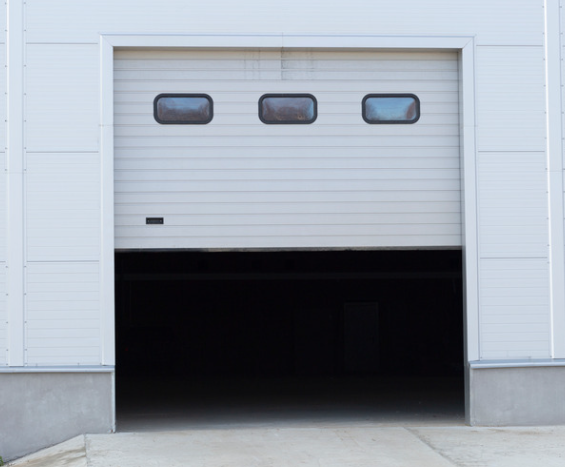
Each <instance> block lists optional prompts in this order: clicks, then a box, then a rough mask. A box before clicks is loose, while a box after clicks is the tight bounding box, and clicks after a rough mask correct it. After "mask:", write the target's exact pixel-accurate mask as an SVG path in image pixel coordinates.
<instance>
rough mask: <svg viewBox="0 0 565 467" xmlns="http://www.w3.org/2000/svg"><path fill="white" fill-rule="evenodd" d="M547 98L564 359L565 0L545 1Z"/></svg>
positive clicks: (555, 338) (551, 220)
mask: <svg viewBox="0 0 565 467" xmlns="http://www.w3.org/2000/svg"><path fill="white" fill-rule="evenodd" d="M544 9H545V18H544V24H545V43H544V45H545V56H544V59H545V97H546V151H547V155H546V157H547V186H548V190H547V196H548V224H549V225H548V227H549V238H548V256H549V257H548V260H549V261H548V263H549V277H550V284H549V286H550V323H551V324H550V326H551V328H550V333H551V336H550V339H551V347H550V352H551V357H553V358H565V232H564V221H565V216H564V210H563V141H562V138H563V128H562V121H563V117H562V107H563V102H562V100H563V95H562V72H561V68H562V64H561V63H562V58H561V47H562V40H561V11H562V2H561V1H557V0H545V2H544Z"/></svg>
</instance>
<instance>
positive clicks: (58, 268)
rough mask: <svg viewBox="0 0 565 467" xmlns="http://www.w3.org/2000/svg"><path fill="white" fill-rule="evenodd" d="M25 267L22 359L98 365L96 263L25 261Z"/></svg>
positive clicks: (27, 362)
mask: <svg viewBox="0 0 565 467" xmlns="http://www.w3.org/2000/svg"><path fill="white" fill-rule="evenodd" d="M26 270H27V275H26V325H25V346H26V364H27V365H99V364H100V363H101V356H100V355H101V350H100V343H101V339H100V326H101V322H100V320H101V317H100V273H99V266H98V263H95V262H93V263H80V262H67V263H65V262H61V263H29V264H28V266H27V268H26Z"/></svg>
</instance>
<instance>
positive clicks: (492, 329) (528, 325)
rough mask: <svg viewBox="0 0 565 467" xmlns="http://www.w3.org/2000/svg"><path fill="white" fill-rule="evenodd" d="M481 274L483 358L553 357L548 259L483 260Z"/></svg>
mask: <svg viewBox="0 0 565 467" xmlns="http://www.w3.org/2000/svg"><path fill="white" fill-rule="evenodd" d="M480 275H481V279H480V299H481V317H480V339H481V356H482V358H484V359H512V358H516V359H517V358H547V357H548V356H550V354H551V349H550V342H551V341H550V326H551V323H550V314H549V311H548V310H549V270H548V267H547V260H546V259H537V258H531V259H527V258H523V259H518V258H512V259H498V258H493V259H483V260H481V270H480Z"/></svg>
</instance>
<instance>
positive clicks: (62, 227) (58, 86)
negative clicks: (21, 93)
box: [25, 43, 102, 365]
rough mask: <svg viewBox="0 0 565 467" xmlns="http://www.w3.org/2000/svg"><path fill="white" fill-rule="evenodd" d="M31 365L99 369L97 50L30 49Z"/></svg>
mask: <svg viewBox="0 0 565 467" xmlns="http://www.w3.org/2000/svg"><path fill="white" fill-rule="evenodd" d="M25 78H26V82H25V86H26V99H25V116H26V123H25V139H26V154H25V157H26V159H25V161H26V173H25V222H26V231H27V238H26V243H25V250H26V253H25V254H26V260H27V267H26V278H25V282H26V283H25V287H26V293H27V295H26V302H25V307H26V309H25V317H26V321H25V348H26V352H25V362H26V364H28V365H77V364H100V363H102V362H101V349H100V339H101V337H100V327H101V324H100V321H101V312H100V277H99V259H100V244H101V243H100V216H101V211H100V182H101V180H100V155H99V139H100V138H99V126H98V122H99V116H98V108H99V97H98V92H99V84H98V80H99V64H98V47H97V46H95V45H90V44H88V45H85V44H79V45H75V44H57V45H54V44H41V43H38V44H28V46H27V49H26V74H25Z"/></svg>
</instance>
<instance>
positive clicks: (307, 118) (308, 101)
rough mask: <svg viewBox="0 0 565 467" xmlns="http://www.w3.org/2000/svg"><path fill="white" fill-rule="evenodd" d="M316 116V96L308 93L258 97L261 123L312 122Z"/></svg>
mask: <svg viewBox="0 0 565 467" xmlns="http://www.w3.org/2000/svg"><path fill="white" fill-rule="evenodd" d="M316 117H317V103H316V98H315V97H314V96H312V95H310V94H265V95H264V96H262V97H261V99H259V118H260V119H261V121H262V122H263V123H268V124H290V125H291V124H304V123H312V122H314V120H316Z"/></svg>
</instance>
